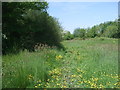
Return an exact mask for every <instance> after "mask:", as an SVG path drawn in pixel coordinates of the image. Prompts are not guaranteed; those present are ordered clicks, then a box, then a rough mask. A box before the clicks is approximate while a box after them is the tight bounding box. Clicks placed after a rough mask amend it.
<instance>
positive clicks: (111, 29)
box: [103, 25, 118, 38]
mask: <svg viewBox="0 0 120 90" xmlns="http://www.w3.org/2000/svg"><path fill="white" fill-rule="evenodd" d="M117 33H118V27H117V26H115V25H111V26H108V27H107V28H106V29H105V32H104V34H103V36H105V37H110V38H116V37H117Z"/></svg>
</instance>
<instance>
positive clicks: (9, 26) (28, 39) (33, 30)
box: [2, 2, 62, 54]
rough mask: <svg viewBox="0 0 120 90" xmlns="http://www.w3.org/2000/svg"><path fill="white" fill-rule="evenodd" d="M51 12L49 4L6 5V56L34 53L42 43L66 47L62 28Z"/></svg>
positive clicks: (3, 31)
mask: <svg viewBox="0 0 120 90" xmlns="http://www.w3.org/2000/svg"><path fill="white" fill-rule="evenodd" d="M47 9H48V3H47V2H3V3H2V52H3V54H7V53H11V52H15V53H17V52H19V50H24V49H27V50H29V51H34V46H35V45H36V44H38V43H42V44H47V45H49V46H57V47H58V48H59V47H62V45H61V44H60V41H61V40H62V37H61V31H62V27H61V25H60V24H59V22H58V20H57V19H56V18H54V17H52V16H50V15H49V13H48V12H47Z"/></svg>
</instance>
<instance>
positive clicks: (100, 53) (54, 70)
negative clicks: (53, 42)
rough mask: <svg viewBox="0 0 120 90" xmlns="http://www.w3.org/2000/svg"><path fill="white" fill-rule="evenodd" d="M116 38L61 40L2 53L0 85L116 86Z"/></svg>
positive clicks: (53, 86) (34, 86)
mask: <svg viewBox="0 0 120 90" xmlns="http://www.w3.org/2000/svg"><path fill="white" fill-rule="evenodd" d="M117 43H118V40H117V39H109V38H104V39H103V38H102V39H101V38H95V39H88V40H70V41H63V42H62V44H63V45H64V46H65V48H66V50H65V51H62V50H61V51H58V50H57V49H55V48H49V47H48V48H47V47H45V48H44V47H43V48H42V49H41V48H40V49H36V52H27V51H21V52H20V53H19V54H16V55H14V54H9V55H5V56H3V60H2V61H3V88H44V87H45V88H69V87H71V88H73V87H74V88H75V87H76V88H118V87H119V84H120V83H119V82H118V44H117Z"/></svg>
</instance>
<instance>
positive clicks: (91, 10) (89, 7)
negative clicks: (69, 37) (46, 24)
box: [48, 2, 118, 33]
mask: <svg viewBox="0 0 120 90" xmlns="http://www.w3.org/2000/svg"><path fill="white" fill-rule="evenodd" d="M48 13H49V15H51V16H53V17H55V18H57V19H58V21H59V23H60V24H61V26H62V27H63V29H64V30H67V31H70V32H71V33H73V31H74V29H76V28H88V27H92V26H94V25H98V24H100V23H103V22H106V21H114V20H115V19H117V18H118V2H49V8H48Z"/></svg>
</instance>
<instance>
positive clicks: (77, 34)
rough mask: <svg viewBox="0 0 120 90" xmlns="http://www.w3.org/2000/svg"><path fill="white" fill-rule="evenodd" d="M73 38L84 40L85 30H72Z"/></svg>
mask: <svg viewBox="0 0 120 90" xmlns="http://www.w3.org/2000/svg"><path fill="white" fill-rule="evenodd" d="M73 34H74V37H80V38H83V39H84V38H85V34H86V30H85V29H80V28H77V29H75V30H74V33H73Z"/></svg>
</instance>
